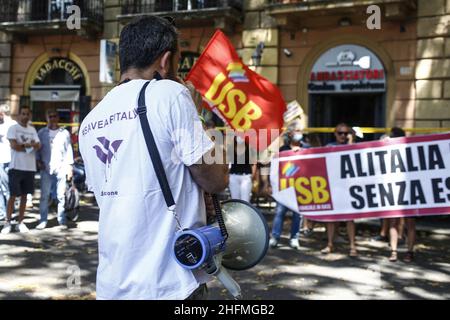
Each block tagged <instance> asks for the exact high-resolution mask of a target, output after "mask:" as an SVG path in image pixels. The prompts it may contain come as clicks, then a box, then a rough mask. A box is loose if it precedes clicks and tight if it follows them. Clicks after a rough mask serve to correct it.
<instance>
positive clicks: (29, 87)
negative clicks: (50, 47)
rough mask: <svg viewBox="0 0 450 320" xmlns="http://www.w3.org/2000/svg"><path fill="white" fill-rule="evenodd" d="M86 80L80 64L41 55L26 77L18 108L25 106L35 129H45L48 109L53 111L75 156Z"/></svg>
mask: <svg viewBox="0 0 450 320" xmlns="http://www.w3.org/2000/svg"><path fill="white" fill-rule="evenodd" d="M89 91H90V89H89V78H88V75H87V72H86V69H85V67H84V66H83V65H82V62H81V60H79V59H78V58H77V57H76V56H74V55H72V54H69V57H48V56H47V55H46V54H44V55H42V56H41V57H39V58H38V59H36V61H35V62H34V63H33V65H32V66H31V68H30V71H29V72H28V74H27V78H26V81H25V88H24V92H25V95H24V96H23V97H22V101H23V100H25V102H21V104H29V105H30V107H31V109H32V112H33V123H34V124H35V126H36V129H40V128H41V127H43V126H44V125H45V122H46V112H47V110H48V109H50V108H51V109H56V110H57V112H58V114H59V118H60V122H61V123H62V124H63V125H64V126H66V127H67V129H68V130H69V132H71V137H72V144H73V148H74V152H76V153H77V152H78V129H79V124H80V122H81V120H82V119H83V118H84V116H85V115H86V114H87V113H88V112H89V109H90V95H89Z"/></svg>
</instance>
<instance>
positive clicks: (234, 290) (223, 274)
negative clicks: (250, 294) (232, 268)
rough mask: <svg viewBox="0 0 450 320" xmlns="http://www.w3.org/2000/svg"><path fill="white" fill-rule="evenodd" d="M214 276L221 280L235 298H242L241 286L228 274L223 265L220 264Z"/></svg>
mask: <svg viewBox="0 0 450 320" xmlns="http://www.w3.org/2000/svg"><path fill="white" fill-rule="evenodd" d="M215 276H216V277H217V278H218V279H219V281H220V282H222V284H223V286H224V287H225V288H226V289H227V290H228V291H229V292H230V293H231V295H232V296H233V297H234V299H235V300H241V299H242V295H241V287H240V286H239V284H238V283H237V282H236V281H234V279H233V278H232V277H231V276H230V274H229V273H228V271H227V269H225V268H224V267H223V266H220V268H219V270H218V271H217V273H216V274H215Z"/></svg>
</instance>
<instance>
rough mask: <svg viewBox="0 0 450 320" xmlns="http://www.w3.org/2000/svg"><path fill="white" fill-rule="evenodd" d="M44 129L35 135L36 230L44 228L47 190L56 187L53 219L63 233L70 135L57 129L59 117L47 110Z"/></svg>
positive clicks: (71, 159)
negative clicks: (37, 146) (38, 187)
mask: <svg viewBox="0 0 450 320" xmlns="http://www.w3.org/2000/svg"><path fill="white" fill-rule="evenodd" d="M46 113H47V126H46V127H44V128H42V129H40V130H39V132H38V136H39V140H40V141H41V144H42V147H41V148H40V149H39V151H38V152H37V155H36V159H37V162H38V166H39V169H40V174H41V200H40V204H39V212H40V215H41V221H40V223H39V224H38V225H37V226H36V229H38V230H42V229H45V227H46V226H47V216H48V200H49V196H50V191H51V187H52V185H53V184H56V195H57V198H58V211H57V212H58V213H57V219H58V223H59V225H60V227H61V228H63V229H67V224H66V214H65V211H64V205H65V194H66V189H67V183H66V181H67V179H69V180H70V178H72V164H73V151H72V144H71V142H70V133H69V131H67V130H66V129H65V128H62V127H60V126H59V124H58V122H59V116H58V112H57V111H56V110H55V109H48V110H47V112H46Z"/></svg>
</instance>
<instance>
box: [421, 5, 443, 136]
mask: <svg viewBox="0 0 450 320" xmlns="http://www.w3.org/2000/svg"><path fill="white" fill-rule="evenodd" d="M417 16H418V20H417V63H416V72H415V78H416V79H415V83H416V108H415V126H416V127H450V0H418V9H417Z"/></svg>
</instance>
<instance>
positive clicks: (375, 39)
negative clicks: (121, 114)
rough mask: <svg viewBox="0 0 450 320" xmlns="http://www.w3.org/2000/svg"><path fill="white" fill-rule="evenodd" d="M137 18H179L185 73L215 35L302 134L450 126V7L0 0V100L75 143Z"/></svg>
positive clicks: (383, 2) (361, 2) (252, 0)
mask: <svg viewBox="0 0 450 320" xmlns="http://www.w3.org/2000/svg"><path fill="white" fill-rule="evenodd" d="M73 5H76V6H77V7H78V8H80V12H79V17H80V18H81V19H79V25H75V27H74V25H73V20H72V16H71V15H72V14H73V13H75V14H76V12H75V11H71V10H73V8H72V7H71V6H73ZM378 10H379V11H378ZM378 13H379V15H378ZM141 15H160V16H171V17H173V18H175V23H176V25H177V27H178V28H179V30H180V37H181V41H180V48H181V51H182V52H181V54H182V58H181V61H180V70H179V72H180V74H181V75H183V74H185V73H186V72H188V71H189V69H190V68H191V67H192V64H193V63H194V62H195V60H196V59H197V57H198V56H199V54H200V53H201V52H202V50H203V48H204V46H205V45H206V43H207V42H208V40H209V39H210V37H211V36H212V34H213V33H214V31H215V29H216V28H220V29H222V30H223V31H224V32H225V33H226V34H227V35H228V36H229V37H230V40H231V41H232V43H233V44H234V45H235V46H236V48H237V49H238V52H239V53H240V55H241V57H242V59H243V61H244V63H246V64H248V65H250V66H252V68H254V69H255V70H256V71H257V72H259V73H261V74H262V75H263V76H265V77H266V78H268V79H269V80H270V81H272V82H273V83H275V84H277V85H278V86H279V88H280V89H281V91H282V93H283V95H284V97H285V99H286V101H287V102H289V101H292V100H297V101H298V102H299V103H300V105H301V106H302V107H303V109H304V111H305V117H303V120H304V121H305V125H306V126H307V127H333V126H334V125H335V124H336V123H338V122H341V121H345V122H349V123H350V124H352V125H355V126H361V127H391V126H394V125H396V126H401V127H407V128H413V127H415V128H448V127H450V0H354V1H349V0H340V1H336V0H329V1H325V0H309V1H307V0H303V1H302V0H291V1H289V0H244V1H240V0H104V1H102V0H39V1H38V0H3V1H1V2H0V103H8V104H10V105H11V107H12V113H13V114H16V113H17V111H18V107H19V105H21V104H22V105H25V104H27V105H30V106H31V107H32V109H33V117H34V120H35V121H38V122H39V121H43V120H44V114H45V110H46V109H47V108H50V107H55V108H57V109H58V111H59V112H60V115H61V118H62V120H63V121H64V122H67V123H72V124H73V127H72V131H73V133H74V142H75V141H76V131H77V126H76V124H77V123H79V122H80V118H83V116H84V115H85V114H86V113H87V112H88V111H89V110H90V109H91V108H93V107H94V106H95V105H96V103H97V102H98V101H100V100H101V99H102V97H103V96H104V95H105V94H106V93H107V92H108V91H109V90H110V89H111V88H112V87H113V86H114V85H115V84H116V82H117V80H118V78H119V70H118V63H117V61H118V59H114V58H117V47H116V45H117V44H118V39H119V34H120V31H121V29H122V28H123V26H124V25H125V24H126V23H127V22H128V21H130V19H132V18H133V17H135V16H141ZM101 40H108V41H107V43H108V46H107V47H105V48H110V49H111V48H112V50H109V49H107V50H109V51H108V52H109V56H108V59H109V60H108V62H109V70H108V71H109V77H108V75H106V76H105V74H100V71H102V72H103V73H104V72H105V70H104V69H102V68H101V67H100V59H101V58H102V59H105V56H104V54H100V52H101V51H102V50H104V48H103V47H102V45H101ZM103 42H104V41H103ZM102 52H103V51H102ZM111 53H112V56H111ZM103 62H104V61H103Z"/></svg>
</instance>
